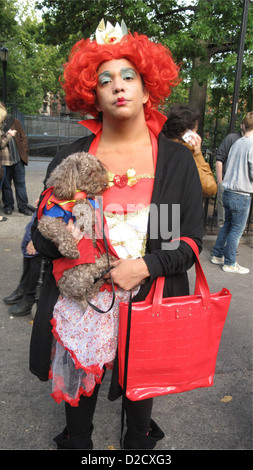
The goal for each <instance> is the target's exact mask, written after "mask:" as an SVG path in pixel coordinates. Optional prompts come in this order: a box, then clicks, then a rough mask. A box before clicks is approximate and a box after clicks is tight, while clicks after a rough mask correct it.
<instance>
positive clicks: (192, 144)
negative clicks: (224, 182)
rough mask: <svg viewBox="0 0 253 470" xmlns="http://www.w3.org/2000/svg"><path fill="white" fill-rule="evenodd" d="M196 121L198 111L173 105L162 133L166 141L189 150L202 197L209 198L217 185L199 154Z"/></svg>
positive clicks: (181, 105)
mask: <svg viewBox="0 0 253 470" xmlns="http://www.w3.org/2000/svg"><path fill="white" fill-rule="evenodd" d="M198 120H199V112H198V111H196V110H195V109H193V108H191V107H190V106H186V105H183V104H174V105H172V106H171V107H170V109H169V112H168V114H167V121H166V122H165V124H164V128H163V132H164V134H165V135H166V137H167V138H168V139H173V140H176V141H177V142H180V143H181V144H183V145H185V146H186V147H188V148H189V150H190V151H191V153H192V155H193V158H194V160H195V163H196V165H197V168H198V172H199V177H200V182H201V186H202V190H203V197H211V196H215V194H216V193H217V184H216V181H215V179H214V176H213V173H212V171H211V168H210V165H209V163H208V162H206V161H205V159H204V157H203V155H202V152H201V144H202V140H201V137H200V136H199V134H197V131H198ZM189 131H191V132H189Z"/></svg>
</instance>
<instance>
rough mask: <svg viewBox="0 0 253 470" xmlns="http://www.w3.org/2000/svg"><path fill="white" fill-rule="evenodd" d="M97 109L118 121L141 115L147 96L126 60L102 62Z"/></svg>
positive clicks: (99, 69) (138, 78)
mask: <svg viewBox="0 0 253 470" xmlns="http://www.w3.org/2000/svg"><path fill="white" fill-rule="evenodd" d="M97 73H98V84H97V88H96V96H97V109H98V111H101V112H102V113H103V115H104V116H108V117H109V116H110V118H113V117H117V119H118V120H122V119H126V118H131V117H132V116H136V114H138V113H139V112H141V113H143V105H144V104H145V103H146V102H147V101H148V98H149V94H148V92H147V90H146V89H145V87H144V86H143V83H142V80H141V77H140V75H139V73H138V72H137V71H136V70H135V69H134V67H133V66H132V64H131V63H130V62H129V61H128V60H127V59H115V60H110V61H108V62H103V63H102V64H101V65H100V67H99V68H98V71H97Z"/></svg>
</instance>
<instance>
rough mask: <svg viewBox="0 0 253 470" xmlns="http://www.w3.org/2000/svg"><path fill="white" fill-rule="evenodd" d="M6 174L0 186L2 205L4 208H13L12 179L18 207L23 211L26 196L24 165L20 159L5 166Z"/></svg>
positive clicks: (26, 201) (25, 206) (25, 204)
mask: <svg viewBox="0 0 253 470" xmlns="http://www.w3.org/2000/svg"><path fill="white" fill-rule="evenodd" d="M5 169H6V175H5V179H4V182H3V186H2V193H3V205H4V208H5V209H7V208H8V209H12V210H13V209H14V197H13V192H12V187H11V182H12V180H13V183H14V186H15V193H16V199H17V206H18V209H19V210H20V211H21V212H23V211H24V210H26V208H27V203H28V197H27V192H26V184H25V165H24V163H23V162H22V161H21V160H20V161H19V162H18V163H14V165H12V166H6V167H5Z"/></svg>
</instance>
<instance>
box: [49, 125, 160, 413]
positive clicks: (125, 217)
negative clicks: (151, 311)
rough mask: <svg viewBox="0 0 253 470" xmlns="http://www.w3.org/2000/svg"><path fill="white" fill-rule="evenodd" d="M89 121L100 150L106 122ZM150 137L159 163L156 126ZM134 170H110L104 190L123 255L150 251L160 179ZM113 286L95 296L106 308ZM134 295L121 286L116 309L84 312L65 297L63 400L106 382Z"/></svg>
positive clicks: (56, 359)
mask: <svg viewBox="0 0 253 470" xmlns="http://www.w3.org/2000/svg"><path fill="white" fill-rule="evenodd" d="M163 118H164V117H163ZM162 120H163V119H162ZM84 122H85V124H86V125H87V124H88V126H89V124H91V127H93V126H94V125H95V126H97V127H96V132H95V133H96V138H95V139H94V141H93V143H92V145H91V148H90V150H89V151H90V153H92V154H93V155H95V154H96V149H97V146H98V142H99V138H100V126H99V124H98V123H97V124H96V121H84ZM163 122H164V120H163ZM160 124H161V123H160ZM158 127H159V126H158ZM92 130H93V131H94V128H93V129H92ZM159 131H160V129H159V130H158V132H159ZM150 136H151V141H152V147H153V156H154V164H156V157H157V140H156V135H155V134H154V133H153V132H152V130H151V129H150ZM129 170H130V171H128V173H127V175H124V178H123V177H122V176H121V177H120V176H118V175H112V174H110V175H109V176H110V180H111V184H110V187H109V188H108V189H107V190H106V191H105V192H104V194H103V207H104V214H105V218H106V221H107V224H108V230H109V238H110V242H111V244H112V247H113V248H114V250H115V251H116V252H117V254H118V256H119V258H137V257H141V256H143V255H144V253H145V244H146V232H147V223H148V216H149V205H150V201H151V195H152V190H153V184H154V175H136V174H135V172H134V170H133V169H129ZM107 287H108V285H105V287H104V288H102V289H101V291H100V292H99V294H98V295H97V296H96V297H95V298H94V299H93V300H92V303H93V304H95V305H97V306H98V307H99V308H101V309H102V310H107V307H108V308H109V306H110V305H111V296H112V293H111V290H110V288H107ZM137 290H138V287H137V289H136V290H135V291H136V292H137ZM128 298H129V292H128V291H124V290H123V289H121V288H117V289H116V299H115V303H114V306H113V307H112V309H111V310H110V311H109V312H108V313H105V314H99V313H97V312H96V311H95V310H93V309H92V308H91V307H89V306H88V307H87V309H86V310H85V311H82V310H81V308H80V307H79V306H78V305H77V304H76V303H75V302H73V301H71V300H70V299H67V298H63V297H61V296H60V297H59V299H58V301H57V303H56V305H55V308H54V312H53V320H52V324H53V334H54V339H55V340H54V345H53V350H52V363H51V371H50V377H51V378H52V390H53V392H52V396H53V398H54V399H55V400H56V401H57V402H58V403H59V402H61V401H62V400H64V401H67V402H69V403H70V404H71V405H72V406H78V402H79V398H80V395H87V396H90V395H91V394H92V393H93V390H94V387H95V385H96V383H101V380H102V376H103V368H104V366H105V367H107V368H112V366H113V361H114V358H115V354H116V350H117V336H118V307H119V302H121V301H128Z"/></svg>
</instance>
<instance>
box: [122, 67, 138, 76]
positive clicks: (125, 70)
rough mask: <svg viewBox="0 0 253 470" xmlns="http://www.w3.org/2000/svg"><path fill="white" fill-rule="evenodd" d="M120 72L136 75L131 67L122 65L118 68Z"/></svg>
mask: <svg viewBox="0 0 253 470" xmlns="http://www.w3.org/2000/svg"><path fill="white" fill-rule="evenodd" d="M120 73H121V74H124V73H131V74H133V75H137V73H136V71H135V70H134V69H133V68H132V67H123V68H122V69H121V70H120Z"/></svg>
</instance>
